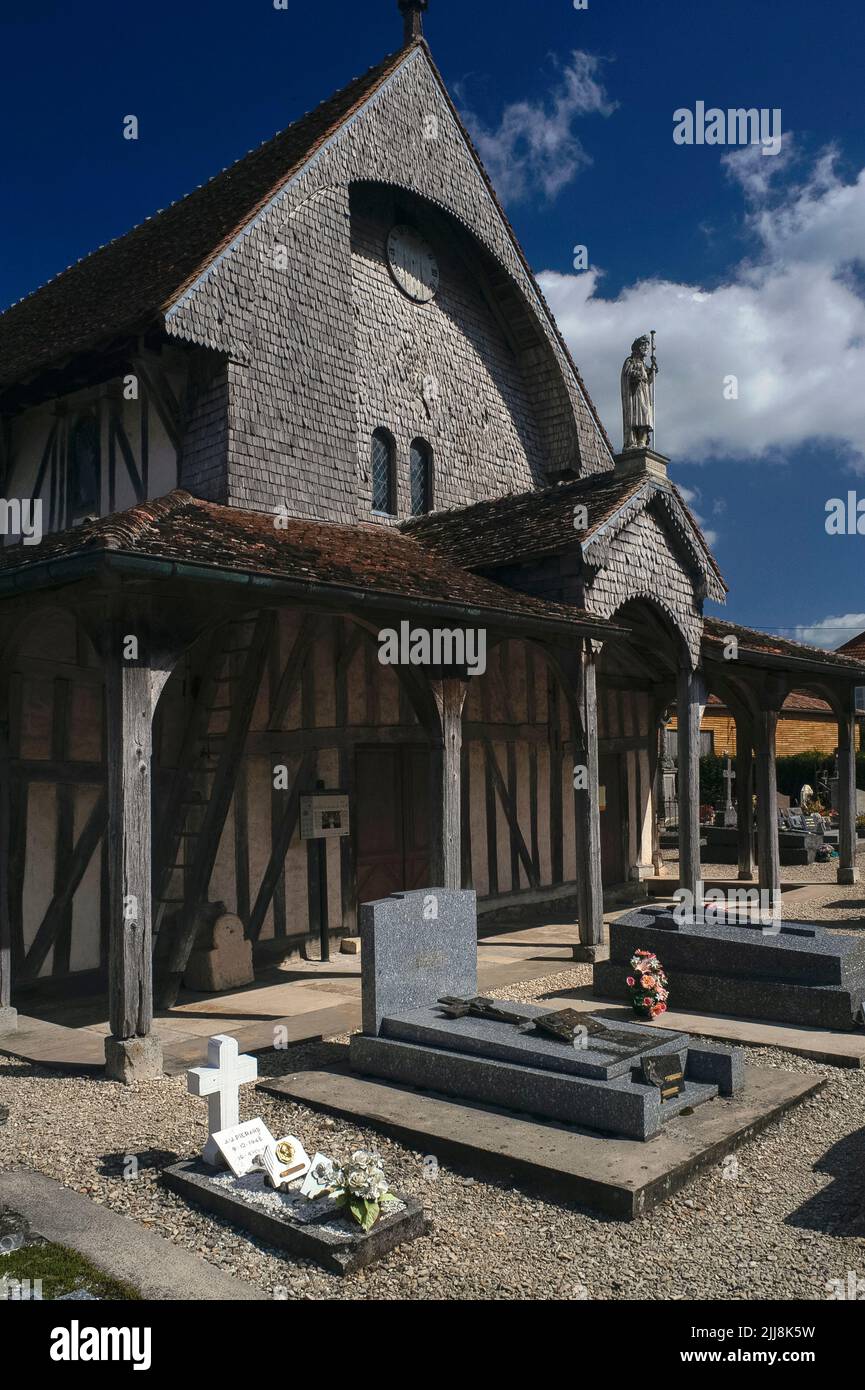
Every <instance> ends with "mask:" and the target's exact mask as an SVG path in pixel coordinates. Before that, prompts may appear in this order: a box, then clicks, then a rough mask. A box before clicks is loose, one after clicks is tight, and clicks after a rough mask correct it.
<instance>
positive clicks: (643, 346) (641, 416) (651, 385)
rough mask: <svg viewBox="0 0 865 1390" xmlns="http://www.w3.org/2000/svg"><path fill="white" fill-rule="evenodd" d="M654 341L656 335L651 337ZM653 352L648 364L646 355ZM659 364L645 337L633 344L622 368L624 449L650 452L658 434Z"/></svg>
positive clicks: (651, 345)
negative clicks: (657, 395)
mask: <svg viewBox="0 0 865 1390" xmlns="http://www.w3.org/2000/svg"><path fill="white" fill-rule="evenodd" d="M652 337H654V334H653V335H652ZM650 348H651V349H652V356H651V360H650V361H649V363H648V364H647V363H646V353H647V352H648V351H649V349H650ZM657 375H658V363H657V360H656V358H655V350H654V343H652V342H651V341H650V340H649V339H648V338H647V337H646V336H645V335H644V336H643V337H642V338H637V339H636V340H635V341H634V342H633V343H632V344H631V355H630V357H628V358H626V360H625V363H624V366H623V367H622V419H623V422H624V424H623V430H624V442H623V444H622V449H623V450H626V449H648V448H650V446H651V443H652V439H653V438H654V434H655V377H656V376H657Z"/></svg>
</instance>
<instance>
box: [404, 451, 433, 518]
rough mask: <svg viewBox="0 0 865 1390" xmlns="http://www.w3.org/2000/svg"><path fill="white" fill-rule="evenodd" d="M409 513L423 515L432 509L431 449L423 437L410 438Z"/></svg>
mask: <svg viewBox="0 0 865 1390" xmlns="http://www.w3.org/2000/svg"><path fill="white" fill-rule="evenodd" d="M409 482H410V484H411V514H412V516H423V514H424V512H428V511H431V509H432V449H431V448H430V446H429V445H428V444H427V442H426V440H425V439H414V440H412V446H411V453H410V455H409Z"/></svg>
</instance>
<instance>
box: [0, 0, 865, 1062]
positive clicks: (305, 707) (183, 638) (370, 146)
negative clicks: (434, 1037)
mask: <svg viewBox="0 0 865 1390" xmlns="http://www.w3.org/2000/svg"><path fill="white" fill-rule="evenodd" d="M399 8H400V10H401V11H402V13H403V18H404V23H405V41H404V44H403V46H402V48H401V49H400V50H399V51H398V52H396V53H394V54H393V55H391V56H389V57H387V58H385V59H384V61H383V62H381V63H379V64H378V65H377V66H376V67H374V68H373V69H372V70H371V71H369V72H368V73H367V74H366V75H365V76H363V77H361V78H359V79H357V80H355V81H353V82H351V83H350V84H349V85H348V86H347V87H345V88H344V89H343V90H342V91H340V92H338V93H337V94H336V95H335V96H332V97H331V98H329V99H328V100H327V101H325V102H324V103H323V105H321V106H320V107H318V108H317V109H316V110H314V111H312V112H311V113H309V114H308V115H306V116H304V117H303V118H302V119H300V120H299V121H297V122H296V123H295V124H294V125H292V126H290V127H289V128H288V129H287V130H286V131H284V132H283V133H282V134H280V135H277V136H276V137H275V138H274V139H272V140H270V141H268V142H267V143H266V144H264V145H262V146H260V147H259V148H258V149H256V150H254V151H253V152H252V153H250V154H249V155H247V156H246V157H245V158H243V159H241V160H240V161H239V162H238V163H237V164H235V165H233V166H232V167H230V168H228V169H226V170H224V171H223V172H222V173H220V174H218V175H217V176H216V177H215V178H213V179H212V180H211V181H210V182H209V183H207V184H205V185H203V186H202V187H200V188H198V189H196V190H195V191H194V192H193V193H191V194H190V195H189V196H188V197H186V198H184V199H182V200H181V201H180V202H178V203H175V204H173V205H172V206H170V207H169V208H167V209H166V210H165V211H163V212H161V213H159V214H157V215H156V216H154V217H152V218H150V219H149V220H148V221H146V222H144V223H142V224H141V225H140V226H138V227H136V228H134V229H133V230H132V231H131V232H129V233H128V234H127V235H126V236H123V237H121V238H119V239H118V240H116V241H114V242H111V243H110V244H108V245H107V246H105V247H103V248H101V249H100V250H99V251H96V252H94V253H93V254H92V255H90V256H88V257H87V258H85V259H84V260H83V261H80V262H79V263H78V264H76V265H74V266H72V267H70V268H69V269H68V270H66V271H65V272H63V273H62V274H60V275H58V276H57V277H56V278H55V279H54V280H52V281H50V282H49V283H48V284H47V285H45V286H43V287H42V288H41V289H39V290H37V291H35V292H34V293H33V294H31V295H30V296H29V297H28V298H26V299H24V300H22V301H21V302H20V303H18V304H16V305H14V306H13V307H12V308H10V309H9V310H7V311H6V313H5V314H3V315H2V316H0V480H2V482H0V486H2V494H3V497H4V498H6V499H10V498H20V499H29V500H31V501H33V502H39V503H41V507H42V517H43V526H44V536H43V537H42V539H41V541H40V542H39V543H38V544H25V543H23V542H22V541H20V540H18V541H17V542H16V543H12V544H7V545H6V546H5V547H3V549H2V551H0V653H2V660H0V1028H6V1029H12V1028H14V1026H15V1006H16V1005H17V1006H18V1007H19V1008H21V1009H24V1008H26V1001H27V1000H28V998H31V997H32V995H33V993H34V992H38V991H40V990H43V991H49V990H55V991H57V990H60V991H70V992H71V991H73V990H80V991H87V990H89V991H91V992H95V991H96V990H107V992H108V997H109V1017H110V1036H109V1037H108V1038H107V1041H106V1061H107V1070H108V1074H109V1075H111V1076H114V1077H116V1078H118V1079H123V1080H129V1079H134V1078H136V1077H142V1076H144V1077H146V1076H150V1075H153V1074H154V1073H156V1072H158V1071H159V1069H160V1057H159V1043H158V1040H157V1039H156V1037H155V1035H154V1034H153V1032H152V1020H153V1009H154V998H155V999H156V1001H157V1004H158V1005H160V1006H166V1005H168V1004H170V1003H171V1002H172V1001H173V1000H174V998H175V997H176V995H177V992H178V990H179V989H180V987H181V985H182V981H183V977H184V973H185V971H186V968H187V964H188V961H189V957H190V954H191V952H192V951H193V949H194V947H195V945H196V941H197V940H200V938H201V933H202V931H205V930H206V924H207V920H208V916H209V905H212V904H225V906H226V908H227V910H228V911H230V912H231V913H235V914H236V915H237V916H239V917H240V919H241V921H242V922H243V924H244V929H245V932H246V935H247V937H248V938H249V939H250V940H251V942H252V943H253V946H254V950H255V953H256V958H257V959H262V960H263V959H268V960H273V959H275V958H280V957H285V956H288V955H290V954H291V952H292V951H295V952H296V951H298V950H299V949H301V947H302V946H303V945H304V943H305V942H306V941H307V939H308V938H309V937H310V935H311V934H312V933H313V931H314V924H315V923H317V922H318V920H319V915H320V913H321V911H322V903H323V900H326V912H327V928H328V931H329V933H330V935H331V936H332V937H333V938H334V939H337V938H339V937H340V936H342V935H349V934H353V933H354V932H355V930H356V914H357V905H358V903H359V902H361V901H367V900H370V899H373V898H378V897H381V896H384V895H386V894H388V893H390V892H393V891H398V890H400V889H404V888H412V887H420V886H425V885H428V884H431V885H435V884H441V885H445V886H448V887H458V886H460V885H462V886H466V887H474V888H475V889H476V891H477V894H478V902H479V908H480V909H481V910H482V911H483V910H487V909H494V908H495V909H498V908H501V907H503V906H506V905H508V904H517V905H519V904H528V903H532V904H543V903H545V902H550V903H553V902H554V901H555V902H556V909H555V910H556V912H557V914H559V919H561V918H560V914H561V913H562V912H564V911H570V912H571V915H572V916H573V918H574V921H575V923H578V932H579V942H580V943H581V949H582V951H583V953H584V956H585V958H589V959H590V958H592V955H593V952H594V950H595V948H596V947H597V945H598V944H599V943H600V941H601V936H602V927H603V922H602V913H603V893H604V890H605V888H609V887H612V886H615V885H622V884H628V883H630V884H632V885H633V886H634V888H635V890H638V889H639V885H640V883H641V882H642V881H644V880H645V879H647V878H649V877H651V876H652V875H654V874H656V873H657V872H658V871H659V854H658V846H657V838H656V829H655V815H654V809H653V787H654V783H655V777H656V764H657V756H658V730H659V726H660V724H661V723H662V722H663V720H664V719H665V717H666V716H667V715H668V713H669V711H670V710H671V708H672V707H673V706H674V705H675V706H676V708H677V713H678V731H679V732H678V747H679V796H680V808H679V809H680V816H679V823H680V868H681V882H682V884H683V885H684V886H690V887H691V888H692V890H693V891H696V890H697V884H698V882H699V877H700V871H699V820H698V812H699V783H698V760H699V725H700V717H701V712H702V708H703V707H704V704H705V700H706V696H707V692H713V693H715V694H717V695H718V696H719V697H721V698H723V700H724V703H725V705H726V706H727V707H728V708H729V709H730V711H731V712H732V713H733V714H734V715H735V718H736V722H737V731H738V739H737V764H738V766H737V776H738V788H739V798H738V800H739V808H740V812H739V813H740V866H739V871H740V876H742V877H743V878H750V877H751V876H752V874H753V873H754V867H755V860H754V856H755V844H754V835H753V831H752V815H751V805H752V797H751V795H750V789H751V788H752V787H753V788H755V791H756V797H757V806H758V831H757V838H756V854H757V860H758V864H757V870H758V877H759V882H760V884H761V885H762V886H764V887H769V888H773V887H777V885H778V881H779V869H778V850H777V833H776V832H777V806H776V792H775V768H774V756H775V754H774V739H775V725H776V722H777V718H778V711H779V710H780V708H781V705H782V704H783V701H784V699H785V697H786V695H787V694H788V693H789V692H790V691H792V690H794V689H795V690H807V691H811V692H814V693H816V694H818V695H819V696H820V697H821V698H823V699H826V700H828V701H829V702H830V704H831V706H832V709H833V711H834V713H835V715H836V717H837V720H838V729H839V736H838V743H839V757H840V779H841V788H842V796H841V836H840V861H839V863H840V867H839V876H840V879H841V881H843V882H852V881H853V877H854V875H855V867H854V864H855V860H854V848H855V765H854V755H853V746H854V722H855V719H854V701H853V691H854V688H855V686H856V685H857V684H859V685H861V684H863V683H865V667H863V666H862V665H861V664H859V663H858V662H856V661H853V660H851V659H848V658H844V657H842V656H838V655H835V654H831V653H823V652H819V651H816V650H814V649H811V648H807V647H802V646H797V645H795V644H793V643H789V642H784V641H781V640H779V639H777V638H774V637H769V636H766V635H763V634H760V633H757V632H753V631H750V630H746V629H743V628H738V627H736V626H735V625H733V624H729V623H726V622H720V621H718V620H714V619H709V618H704V616H703V606H704V602H705V601H706V599H712V600H719V601H720V600H723V598H724V596H725V592H726V589H725V585H724V581H723V579H722V577H721V575H720V573H719V570H718V567H717V565H716V563H715V561H714V559H713V557H712V555H711V553H710V551H709V548H708V546H707V544H706V542H705V540H704V538H703V536H702V535H701V533H700V530H699V527H698V526H697V524H696V523H695V521H694V519H693V517H692V516H691V515H690V513H689V511H688V508H687V506H686V505H685V503H684V501H683V499H682V497H681V495H680V494H679V492H678V491H677V489H676V488H675V486H674V485H673V484H672V483H671V481H670V479H669V477H668V476H667V460H665V459H664V458H663V457H661V456H660V455H659V454H657V453H656V452H654V451H653V449H652V448H651V447H632V448H630V449H629V450H628V451H626V452H621V453H618V454H617V453H616V452H615V450H614V447H613V445H612V444H611V441H610V439H609V437H608V435H607V433H606V431H605V429H604V426H603V424H602V423H601V421H600V419H599V417H598V414H597V411H596V410H595V408H594V406H593V404H592V402H591V400H590V399H589V396H588V394H587V391H586V389H585V386H584V384H583V382H582V379H581V377H580V374H579V372H578V370H577V368H576V366H575V364H574V363H573V361H572V360H571V357H570V354H569V352H568V349H567V347H566V345H565V343H564V341H563V339H562V336H561V334H560V333H559V331H558V329H557V327H556V324H555V322H554V320H553V318H552V316H551V314H550V312H549V310H548V308H547V306H546V304H545V302H544V299H543V296H542V294H541V292H540V290H539V288H538V285H537V283H536V281H535V279H534V277H533V275H532V272H531V270H530V268H529V266H528V263H527V261H526V258H525V256H524V254H523V253H522V251H521V249H520V246H519V243H518V241H517V239H516V236H515V234H514V231H513V230H512V228H511V226H510V225H509V223H508V220H507V218H506V216H505V214H504V212H503V210H502V207H501V205H500V204H499V202H498V199H497V197H496V193H495V190H494V188H493V187H492V186H491V184H490V181H489V179H488V178H487V176H486V174H485V172H484V169H483V167H482V165H481V163H480V160H479V158H478V156H477V153H476V152H475V150H474V148H473V146H472V143H471V140H470V138H469V136H468V134H467V132H466V130H465V129H464V127H463V125H462V123H461V121H460V118H459V116H458V114H457V112H456V110H455V108H454V106H453V104H452V102H451V100H450V98H449V96H448V93H447V91H446V90H445V87H444V84H443V82H442V79H441V77H440V75H439V73H438V71H437V69H436V67H435V64H434V62H433V60H432V57H431V55H430V52H429V49H428V46H427V43H426V41H425V39H424V37H423V34H422V12H423V10H425V9H426V0H399ZM640 327H641V325H635V332H636V331H637V330H639V328H640ZM14 539H15V538H13V540H14ZM406 623H407V624H410V627H411V630H413V631H417V630H418V629H420V630H421V631H430V630H432V629H437V630H442V631H447V632H448V633H451V634H454V633H457V634H459V633H463V632H468V631H471V632H473V633H476V634H477V633H478V632H482V633H483V635H484V642H485V662H484V663H483V664H484V669H483V671H482V673H481V671H480V668H479V667H478V668H477V670H476V671H475V673H474V674H471V673H470V672H469V670H468V669H467V667H466V664H465V662H458V661H455V660H450V661H444V662H443V663H441V664H439V665H437V666H429V665H428V666H423V665H417V664H410V663H409V664H394V665H384V664H382V662H381V661H380V660H379V655H380V647H379V640H378V638H379V634H380V632H381V631H382V630H383V629H385V628H387V629H395V630H400V627H401V624H406ZM731 639H734V640H732V641H731ZM575 769H580V770H582V775H575ZM277 774H279V775H277ZM316 787H319V788H324V789H325V791H329V792H331V791H332V792H337V791H338V792H339V793H340V794H341V795H342V796H343V797H347V798H348V800H347V805H348V816H349V833H348V834H347V835H334V836H333V837H332V838H328V839H327V840H326V841H325V846H326V848H325V852H324V861H323V863H324V886H325V888H326V892H325V893H324V894H323V893H322V879H321V877H320V875H319V873H318V870H317V863H318V861H317V859H316V857H315V854H314V853H313V849H312V847H313V846H314V845H316V844H317V842H316V841H314V840H309V839H306V838H303V836H302V834H301V831H302V826H301V807H302V799H303V798H304V796H306V795H307V794H308V793H309V792H311V791H312V790H313V789H315V788H316ZM576 931H577V928H576V927H575V935H576Z"/></svg>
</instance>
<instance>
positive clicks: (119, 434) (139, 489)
mask: <svg viewBox="0 0 865 1390" xmlns="http://www.w3.org/2000/svg"><path fill="white" fill-rule="evenodd" d="M108 428H109V430H113V432H114V438H115V439H116V440H117V443H118V445H119V446H120V452H121V454H122V455H123V462H124V463H125V464H126V472H127V473H128V474H129V481H130V482H131V483H132V490H133V492H134V493H135V500H136V502H142V501H143V500H144V497H145V492H144V481H143V479H142V477H141V474H140V473H139V471H138V465H137V463H136V462H135V454H134V453H133V450H132V445H131V444H130V442H129V438H128V436H127V434H126V430H125V429H124V428H123V420H122V418H121V416H120V412H119V411H118V409H117V406H116V405H115V404H114V403H112V405H111V408H110V414H109V416H108Z"/></svg>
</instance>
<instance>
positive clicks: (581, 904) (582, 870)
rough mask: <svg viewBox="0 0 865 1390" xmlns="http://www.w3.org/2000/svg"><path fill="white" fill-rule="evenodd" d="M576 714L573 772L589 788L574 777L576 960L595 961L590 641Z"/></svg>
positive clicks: (600, 900) (596, 859)
mask: <svg viewBox="0 0 865 1390" xmlns="http://www.w3.org/2000/svg"><path fill="white" fill-rule="evenodd" d="M576 676H577V680H576V686H577V690H576V694H577V715H578V719H579V724H580V727H579V728H578V729H577V730H576V731H575V732H576V735H577V739H578V745H577V753H576V761H575V769H579V768H585V769H586V777H585V786H582V785H577V781H579V782H580V783H581V782H582V780H583V779H582V778H579V779H577V778H576V775H575V787H574V832H575V840H576V851H577V915H578V918H579V930H580V941H579V945H575V946H574V958H575V959H576V960H591V961H593V960H594V959H595V958H596V956H597V951H598V947H599V946H601V945H602V943H603V939H604V888H603V880H602V877H601V815H600V806H599V804H598V800H599V794H598V693H597V658H596V655H595V652H594V650H593V648H592V644H591V642H589V641H587V642H586V643H585V644H584V646H583V650H582V652H581V653H580V658H579V666H578V668H577V671H576Z"/></svg>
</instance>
